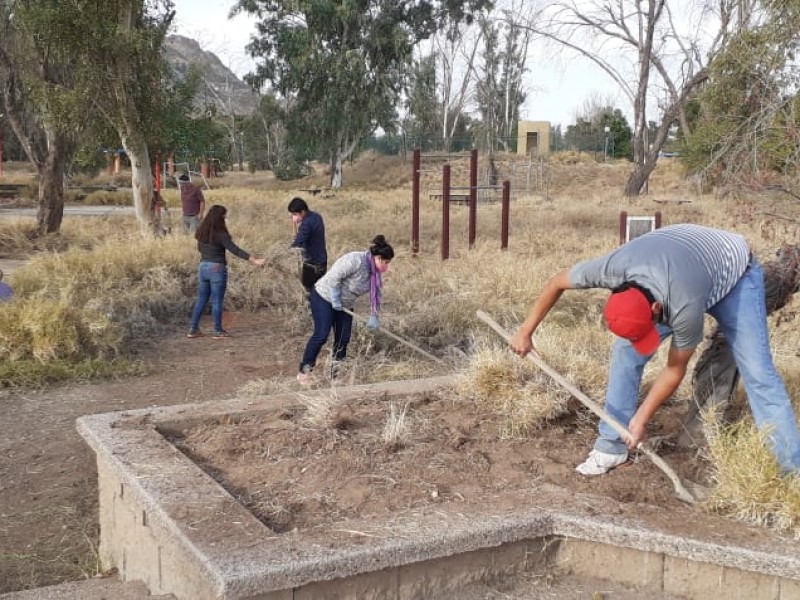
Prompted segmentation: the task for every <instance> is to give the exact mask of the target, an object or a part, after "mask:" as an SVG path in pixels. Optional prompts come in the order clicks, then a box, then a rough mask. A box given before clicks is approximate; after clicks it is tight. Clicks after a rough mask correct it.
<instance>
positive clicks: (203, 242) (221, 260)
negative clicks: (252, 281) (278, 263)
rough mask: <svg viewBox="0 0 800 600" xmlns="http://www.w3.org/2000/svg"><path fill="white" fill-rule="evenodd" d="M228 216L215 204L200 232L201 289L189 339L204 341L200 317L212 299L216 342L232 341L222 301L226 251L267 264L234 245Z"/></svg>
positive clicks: (226, 268) (197, 235)
mask: <svg viewBox="0 0 800 600" xmlns="http://www.w3.org/2000/svg"><path fill="white" fill-rule="evenodd" d="M227 213H228V211H227V209H226V208H225V207H224V206H220V205H219V204H215V205H214V206H212V207H211V209H210V210H209V211H208V214H207V215H206V216H205V218H204V219H203V221H202V222H201V223H200V226H199V227H198V228H197V231H196V232H195V234H194V237H195V239H197V250H198V251H199V252H200V267H199V269H198V272H197V279H198V283H199V287H198V290H197V302H195V305H194V311H192V321H191V323H190V324H189V333H188V334H186V336H187V337H190V338H196V337H202V336H203V332H202V331H200V329H199V325H200V317H201V316H202V314H203V309H205V307H206V304H207V303H208V300H209V298H210V299H211V314H212V316H213V317H214V339H221V338H225V337H229V336H230V334H229V333H228V332H227V331H225V330H224V329H223V328H222V301H223V300H224V299H225V288H226V287H227V285H228V265H227V262H226V261H225V251H226V250H227V251H229V252H231V253H232V254H235V255H236V256H238V257H239V258H243V259H245V260H247V261H249V262H251V263H252V264H254V265H256V266H258V267H261V266H263V265H264V263H265V262H266V259H264V258H255V257H254V256H251V255H250V254H248V253H247V252H245V251H244V250H242V249H241V248H239V246H237V245H236V244H234V243H233V240H232V239H231V234H230V233H228V228H227V227H226V226H225V215H226V214H227Z"/></svg>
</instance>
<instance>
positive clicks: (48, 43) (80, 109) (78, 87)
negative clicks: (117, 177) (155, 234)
mask: <svg viewBox="0 0 800 600" xmlns="http://www.w3.org/2000/svg"><path fill="white" fill-rule="evenodd" d="M172 14H173V13H172V2H171V0H106V1H105V2H100V3H99V2H95V1H93V0H3V1H2V2H0V18H1V19H2V23H0V26H2V28H3V30H2V34H3V35H2V36H0V83H2V97H3V104H4V106H5V110H6V112H7V113H8V120H9V122H10V124H11V127H12V129H13V131H14V133H15V135H16V136H17V137H18V138H19V140H20V143H21V144H22V146H23V148H24V149H25V152H26V155H27V156H28V157H29V159H30V160H31V161H32V162H33V163H34V164H35V165H36V167H37V169H38V170H39V175H40V184H39V214H38V217H37V218H38V224H39V230H40V231H41V232H42V233H46V232H54V231H58V229H59V227H60V225H61V219H62V215H63V206H64V199H63V191H64V183H63V182H64V170H65V168H66V165H67V164H68V163H69V161H70V158H71V155H72V153H73V152H74V150H75V147H76V144H77V141H78V138H79V136H80V134H81V132H82V131H83V130H84V129H85V128H86V127H90V126H91V125H92V122H93V121H94V120H96V119H102V118H105V119H107V120H108V122H110V123H111V124H112V126H113V127H114V129H115V130H116V131H117V133H118V134H119V136H120V139H121V141H122V145H123V147H124V149H125V151H126V153H127V155H128V158H129V159H130V161H131V165H132V171H133V177H132V180H133V197H134V204H135V207H136V215H137V217H138V219H139V222H140V223H141V224H142V226H143V227H144V225H145V224H146V223H147V220H148V217H149V214H148V210H147V207H148V206H149V200H150V197H151V195H152V190H153V180H152V169H151V167H150V157H149V153H148V148H147V136H146V131H147V125H148V122H149V121H150V120H151V118H152V116H153V115H154V114H155V112H156V111H155V107H157V106H159V103H160V102H161V101H162V94H161V93H160V84H161V75H162V73H163V71H161V66H162V63H161V62H160V55H161V44H162V42H163V39H164V36H165V34H166V31H167V29H168V27H169V24H170V21H171V19H172Z"/></svg>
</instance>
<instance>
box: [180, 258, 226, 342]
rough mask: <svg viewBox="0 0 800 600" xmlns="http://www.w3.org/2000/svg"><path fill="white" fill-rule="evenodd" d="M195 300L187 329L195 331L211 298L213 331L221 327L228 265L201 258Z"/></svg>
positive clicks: (217, 330) (219, 330) (218, 330)
mask: <svg viewBox="0 0 800 600" xmlns="http://www.w3.org/2000/svg"><path fill="white" fill-rule="evenodd" d="M197 281H198V289H197V302H195V305H194V310H193V311H192V322H191V323H190V324H189V331H197V329H198V327H199V326H200V317H201V316H203V310H204V309H205V307H206V304H207V303H208V300H209V298H211V315H212V317H213V318H214V331H216V332H217V333H219V332H221V331H223V329H222V302H223V300H225V289H226V288H227V287H228V267H227V266H226V265H223V264H222V263H215V262H209V261H207V260H201V261H200V266H199V267H198V269H197Z"/></svg>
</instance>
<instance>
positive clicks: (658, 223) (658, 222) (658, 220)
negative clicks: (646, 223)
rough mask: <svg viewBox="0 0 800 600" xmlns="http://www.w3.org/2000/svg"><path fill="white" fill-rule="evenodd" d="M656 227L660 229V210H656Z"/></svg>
mask: <svg viewBox="0 0 800 600" xmlns="http://www.w3.org/2000/svg"><path fill="white" fill-rule="evenodd" d="M656 229H661V211H660V210H657V211H656Z"/></svg>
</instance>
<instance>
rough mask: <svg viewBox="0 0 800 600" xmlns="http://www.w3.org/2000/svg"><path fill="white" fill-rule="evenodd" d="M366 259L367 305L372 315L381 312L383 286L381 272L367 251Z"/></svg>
mask: <svg viewBox="0 0 800 600" xmlns="http://www.w3.org/2000/svg"><path fill="white" fill-rule="evenodd" d="M365 259H366V261H367V269H369V305H370V307H371V309H372V314H373V315H378V314H379V313H380V312H381V287H382V286H383V278H382V277H381V272H380V271H378V269H377V268H376V267H375V259H374V258H373V256H372V254H370V253H369V251H367V252H366V254H365Z"/></svg>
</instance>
